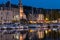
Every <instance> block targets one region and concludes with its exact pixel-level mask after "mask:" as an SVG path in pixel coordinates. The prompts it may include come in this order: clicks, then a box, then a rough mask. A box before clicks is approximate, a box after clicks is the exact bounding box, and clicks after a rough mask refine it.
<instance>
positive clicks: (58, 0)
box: [0, 0, 60, 9]
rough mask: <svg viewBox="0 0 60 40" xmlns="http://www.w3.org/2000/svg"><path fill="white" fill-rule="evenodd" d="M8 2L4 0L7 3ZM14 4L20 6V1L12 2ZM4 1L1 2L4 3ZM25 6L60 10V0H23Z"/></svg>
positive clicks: (0, 0)
mask: <svg viewBox="0 0 60 40" xmlns="http://www.w3.org/2000/svg"><path fill="white" fill-rule="evenodd" d="M6 1H7V0H4V2H6ZM10 1H11V3H13V4H18V0H10ZM2 2H3V0H0V3H2ZM22 3H23V5H27V6H33V7H38V8H47V9H52V8H53V9H60V0H22Z"/></svg>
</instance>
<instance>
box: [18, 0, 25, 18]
mask: <svg viewBox="0 0 60 40" xmlns="http://www.w3.org/2000/svg"><path fill="white" fill-rule="evenodd" d="M19 16H20V19H26V15H25V14H24V12H23V5H22V0H19Z"/></svg>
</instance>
